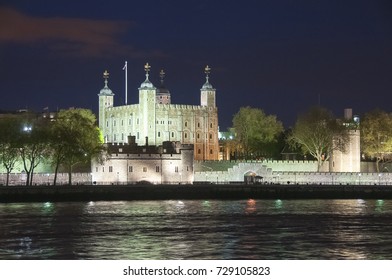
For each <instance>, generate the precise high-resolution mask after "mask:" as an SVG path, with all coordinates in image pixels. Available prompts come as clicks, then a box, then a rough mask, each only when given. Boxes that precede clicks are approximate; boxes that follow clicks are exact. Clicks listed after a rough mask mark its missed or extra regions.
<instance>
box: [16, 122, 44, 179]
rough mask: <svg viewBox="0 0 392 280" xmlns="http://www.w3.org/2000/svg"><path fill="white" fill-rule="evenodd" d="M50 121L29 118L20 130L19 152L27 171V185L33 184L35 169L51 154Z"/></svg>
mask: <svg viewBox="0 0 392 280" xmlns="http://www.w3.org/2000/svg"><path fill="white" fill-rule="evenodd" d="M47 125H48V123H47V122H46V121H45V120H27V121H26V123H25V124H24V125H23V127H21V128H20V130H19V137H18V140H17V141H18V147H19V154H20V157H21V159H22V162H23V168H24V170H25V172H26V176H27V178H26V186H31V185H32V184H33V175H34V169H35V168H36V167H37V166H38V165H39V164H40V163H41V162H43V161H44V160H45V159H46V158H47V157H48V155H49V146H48V145H49V141H48V137H49V135H48V128H47Z"/></svg>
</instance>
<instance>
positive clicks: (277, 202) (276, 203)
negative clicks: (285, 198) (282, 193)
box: [275, 199, 283, 209]
mask: <svg viewBox="0 0 392 280" xmlns="http://www.w3.org/2000/svg"><path fill="white" fill-rule="evenodd" d="M282 207H283V202H282V200H280V199H277V200H275V208H276V209H282Z"/></svg>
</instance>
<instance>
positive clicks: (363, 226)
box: [0, 199, 392, 259]
mask: <svg viewBox="0 0 392 280" xmlns="http://www.w3.org/2000/svg"><path fill="white" fill-rule="evenodd" d="M0 219H1V220H2V226H1V227H0V258H3V259H18V258H21V259H30V258H31V259H379V258H390V257H391V256H390V252H391V251H392V244H391V243H390V242H389V240H390V238H389V232H390V231H391V230H392V224H391V223H390V221H391V219H392V201H390V200H359V199H358V200H279V199H277V200H253V199H249V200H238V201H219V200H208V201H207V200H205V201H203V200H200V201H199V200H193V201H192V200H184V201H180V200H167V201H118V202H109V201H97V202H93V201H91V202H73V203H51V202H46V203H15V204H14V203H10V204H0Z"/></svg>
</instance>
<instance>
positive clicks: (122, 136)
mask: <svg viewBox="0 0 392 280" xmlns="http://www.w3.org/2000/svg"><path fill="white" fill-rule="evenodd" d="M121 141H124V133H121Z"/></svg>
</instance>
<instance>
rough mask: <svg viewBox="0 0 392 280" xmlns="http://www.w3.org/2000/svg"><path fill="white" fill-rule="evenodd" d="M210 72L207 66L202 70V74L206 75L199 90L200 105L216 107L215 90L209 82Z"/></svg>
mask: <svg viewBox="0 0 392 280" xmlns="http://www.w3.org/2000/svg"><path fill="white" fill-rule="evenodd" d="M210 72H211V68H210V67H209V66H208V65H207V66H206V68H205V69H204V73H205V74H206V82H205V83H204V85H203V87H202V88H201V89H200V105H201V106H207V107H216V104H215V89H214V88H213V87H212V85H211V84H210V82H209V74H210Z"/></svg>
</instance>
